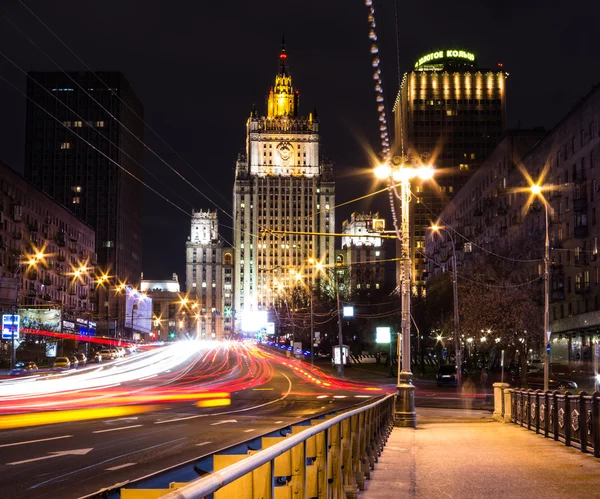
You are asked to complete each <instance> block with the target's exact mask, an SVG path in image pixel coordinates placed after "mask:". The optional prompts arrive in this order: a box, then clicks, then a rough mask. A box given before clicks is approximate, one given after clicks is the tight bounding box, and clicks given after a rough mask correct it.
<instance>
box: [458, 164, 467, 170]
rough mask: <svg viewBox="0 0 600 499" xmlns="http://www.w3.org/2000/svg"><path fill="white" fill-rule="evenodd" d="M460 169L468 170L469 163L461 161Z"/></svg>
mask: <svg viewBox="0 0 600 499" xmlns="http://www.w3.org/2000/svg"><path fill="white" fill-rule="evenodd" d="M460 169H461V170H468V169H469V165H467V164H465V163H461V164H460Z"/></svg>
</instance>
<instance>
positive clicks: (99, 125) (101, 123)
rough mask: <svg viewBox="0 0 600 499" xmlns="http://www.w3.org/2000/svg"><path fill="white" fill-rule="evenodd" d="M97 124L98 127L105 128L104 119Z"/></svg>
mask: <svg viewBox="0 0 600 499" xmlns="http://www.w3.org/2000/svg"><path fill="white" fill-rule="evenodd" d="M96 126H97V127H98V128H104V121H96Z"/></svg>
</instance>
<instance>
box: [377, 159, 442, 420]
mask: <svg viewBox="0 0 600 499" xmlns="http://www.w3.org/2000/svg"><path fill="white" fill-rule="evenodd" d="M374 173H375V176H376V177H377V178H380V179H386V178H387V180H388V184H389V188H390V190H394V191H395V190H396V186H397V184H400V188H401V191H400V192H401V195H400V200H401V210H402V225H401V230H400V235H401V236H402V238H401V244H402V256H401V263H402V286H401V287H402V371H400V369H398V383H397V386H396V389H397V392H398V394H397V397H396V408H395V414H394V425H395V426H411V427H414V426H416V425H417V413H416V411H415V387H414V386H413V384H412V372H411V365H410V320H411V319H410V293H411V276H410V267H411V258H410V198H411V190H410V181H411V180H412V179H413V178H415V177H418V178H420V179H421V180H429V179H431V178H432V177H433V174H434V169H433V166H431V165H429V164H422V163H421V162H419V161H418V160H417V158H414V157H412V158H409V157H405V156H396V157H394V158H392V160H391V162H390V164H388V163H385V164H382V165H378V166H377V167H376V168H375V171H374ZM393 202H394V201H393V196H392V197H391V198H390V205H391V206H390V208H391V209H392V212H395V207H394V205H393Z"/></svg>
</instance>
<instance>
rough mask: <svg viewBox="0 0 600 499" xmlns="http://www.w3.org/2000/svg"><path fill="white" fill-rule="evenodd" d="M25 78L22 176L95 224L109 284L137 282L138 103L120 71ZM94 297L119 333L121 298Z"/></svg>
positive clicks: (141, 133) (139, 242) (140, 163)
mask: <svg viewBox="0 0 600 499" xmlns="http://www.w3.org/2000/svg"><path fill="white" fill-rule="evenodd" d="M28 76H29V78H28V80H27V98H28V100H27V110H26V112H27V121H26V139H25V177H26V178H27V179H28V180H29V181H31V182H32V183H33V184H34V185H35V186H36V187H38V188H40V189H41V190H42V191H44V192H45V193H47V194H48V195H49V196H50V197H52V198H53V199H55V200H56V201H58V202H59V203H61V204H62V205H64V206H66V207H68V209H69V210H71V211H72V212H73V213H74V214H75V215H76V216H78V217H79V218H81V219H82V220H84V221H85V222H86V223H88V224H89V225H91V226H92V227H93V228H94V230H95V233H96V252H97V254H98V267H99V268H100V269H102V270H103V271H104V272H107V273H108V274H109V275H110V276H113V278H112V282H111V284H112V285H114V286H116V285H118V284H119V283H130V284H133V285H134V286H137V285H138V282H137V281H138V279H139V276H140V274H141V272H142V186H141V184H140V183H139V182H138V181H136V180H135V178H133V176H135V177H138V178H140V179H141V178H142V177H143V163H144V148H143V145H142V141H143V138H144V124H143V121H142V120H143V114H144V109H143V107H142V104H141V103H140V101H139V99H138V98H137V96H136V95H135V93H134V91H133V89H132V88H131V86H130V85H129V83H128V81H127V80H126V79H125V76H124V75H123V74H122V73H119V72H98V73H96V75H94V74H93V73H91V72H73V73H68V74H65V73H62V72H31V73H29V75H28ZM113 117H116V118H118V120H119V121H120V123H119V122H117V121H116V119H115V118H113ZM132 134H133V135H132ZM121 168H122V169H121ZM98 302H99V308H100V309H102V311H104V309H105V308H106V307H108V308H109V310H107V311H106V312H107V315H109V316H110V318H111V319H112V320H113V321H116V322H117V324H116V327H117V329H119V331H121V330H122V329H123V317H124V310H123V306H124V305H123V300H120V299H118V297H117V295H116V294H115V293H114V292H108V290H107V292H104V291H103V290H100V292H99V296H98ZM113 327H114V326H113ZM111 334H112V333H111Z"/></svg>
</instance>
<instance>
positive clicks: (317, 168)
mask: <svg viewBox="0 0 600 499" xmlns="http://www.w3.org/2000/svg"><path fill="white" fill-rule="evenodd" d="M298 104H299V92H298V90H294V87H293V86H292V77H291V75H290V72H289V68H288V63H287V53H286V50H285V46H282V49H281V53H280V54H279V72H278V73H277V75H276V77H275V85H274V86H273V87H271V90H270V91H269V95H268V99H267V114H266V116H259V114H258V111H257V110H256V109H253V111H252V113H251V114H250V117H249V118H248V121H247V123H246V152H245V154H241V155H240V156H239V157H238V160H237V163H236V174H235V186H234V217H235V218H234V230H235V233H234V240H235V243H234V247H235V256H234V262H235V272H234V276H235V285H234V289H235V305H234V309H235V310H236V313H238V314H240V313H243V312H244V311H256V310H267V309H268V308H269V306H270V305H272V304H273V303H274V301H275V300H276V298H277V296H278V294H281V293H284V292H285V291H286V290H287V289H289V287H291V286H292V285H293V279H292V276H291V271H295V272H303V274H304V275H305V276H308V277H310V276H312V275H314V272H315V271H314V269H312V268H310V267H309V264H308V261H309V259H310V258H313V259H315V260H317V259H318V260H320V261H321V262H322V263H323V264H330V265H333V263H334V256H335V255H334V242H333V236H332V235H330V234H333V232H334V230H335V216H334V205H335V186H334V182H333V178H332V166H331V164H330V163H328V162H324V161H321V159H320V154H319V141H320V139H319V122H318V120H317V116H316V113H311V114H309V116H308V117H300V116H299V115H298Z"/></svg>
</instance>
